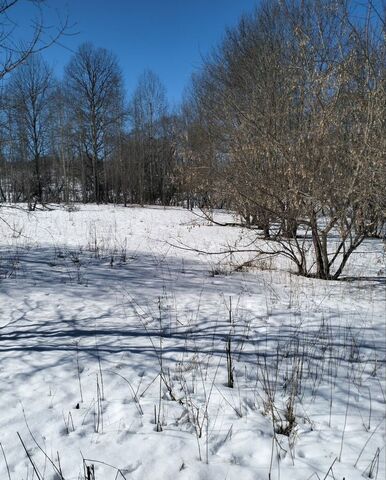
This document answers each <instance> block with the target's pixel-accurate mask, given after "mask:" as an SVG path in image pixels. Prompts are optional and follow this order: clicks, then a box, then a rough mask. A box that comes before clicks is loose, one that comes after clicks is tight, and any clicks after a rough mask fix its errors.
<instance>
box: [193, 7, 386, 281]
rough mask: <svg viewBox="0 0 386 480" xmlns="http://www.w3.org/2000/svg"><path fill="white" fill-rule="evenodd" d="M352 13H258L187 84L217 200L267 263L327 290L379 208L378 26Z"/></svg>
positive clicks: (381, 64)
mask: <svg viewBox="0 0 386 480" xmlns="http://www.w3.org/2000/svg"><path fill="white" fill-rule="evenodd" d="M352 11H353V10H352V5H351V3H350V2H348V1H336V0H324V1H319V0H318V1H316V0H313V1H310V2H302V1H300V0H299V1H297V0H283V1H280V2H276V1H275V2H268V1H267V2H263V3H262V4H261V6H260V7H259V9H257V11H256V12H255V14H254V15H252V16H245V17H244V18H243V19H242V20H241V22H240V24H239V26H238V27H237V28H236V29H234V30H230V31H228V32H227V34H226V37H225V40H224V42H223V43H222V45H221V46H220V47H219V48H218V49H217V50H216V51H215V53H214V54H213V55H212V57H211V58H209V59H208V61H207V62H206V64H205V66H204V69H203V72H202V73H201V75H200V76H199V77H198V78H196V79H195V81H194V84H193V88H194V94H195V97H196V103H197V104H198V105H199V109H200V112H201V116H202V117H203V119H204V120H203V121H201V125H204V126H205V129H206V135H207V136H209V138H211V142H207V147H206V149H207V151H208V152H209V151H210V149H215V157H216V158H217V159H218V160H219V162H218V164H219V165H220V166H221V168H220V169H219V174H218V178H217V188H218V189H221V190H226V191H227V192H228V193H229V195H230V197H231V198H232V204H233V207H234V208H236V210H237V211H238V212H239V213H240V214H241V215H242V216H243V217H244V219H245V220H246V223H247V224H249V225H250V224H252V223H256V224H257V225H258V226H260V227H263V229H264V233H265V236H266V237H267V236H268V235H269V236H270V238H271V240H272V241H273V242H276V245H277V248H273V246H272V245H273V244H272V243H271V244H269V248H268V250H265V252H266V253H281V254H284V255H285V256H287V257H288V258H290V259H291V261H293V262H294V263H295V264H296V266H297V269H298V272H299V273H300V274H302V275H316V276H317V277H318V278H323V279H330V278H338V277H339V276H340V275H341V273H342V271H343V268H344V266H345V265H346V263H347V260H348V258H349V257H350V255H351V254H352V252H353V251H355V249H356V248H357V247H358V246H359V245H360V244H361V242H362V241H363V240H364V238H365V237H366V236H367V235H368V234H369V232H371V231H372V230H373V229H374V226H375V225H377V226H379V225H382V223H383V215H384V206H385V194H384V192H385V190H384V189H383V188H382V186H383V185H384V179H385V148H384V137H385V136H384V128H385V124H384V119H385V115H384V114H385V110H384V108H385V101H384V99H385V96H384V92H385V87H384V75H385V65H386V63H385V37H384V35H383V31H382V30H383V28H384V23H383V20H382V21H379V18H378V12H375V10H374V8H373V3H372V2H368V3H367V10H366V9H365V10H363V11H364V17H363V19H359V20H358V19H357V18H356V17H355V16H353V15H352ZM332 234H333V237H334V238H332Z"/></svg>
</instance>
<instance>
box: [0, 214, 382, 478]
mask: <svg viewBox="0 0 386 480" xmlns="http://www.w3.org/2000/svg"><path fill="white" fill-rule="evenodd" d="M51 207H52V209H50V210H42V211H35V212H32V213H28V212H27V211H26V209H25V208H13V207H7V206H3V207H1V208H0V218H1V220H2V221H1V222H0V277H1V278H0V352H1V356H0V442H1V446H2V449H1V451H0V480H8V478H10V479H11V480H22V479H23V480H27V479H32V478H35V479H39V478H41V479H43V478H44V479H47V480H54V479H56V480H58V479H61V478H63V479H65V480H77V479H83V478H85V477H84V475H85V473H84V469H85V467H87V466H89V467H91V465H94V470H95V480H100V479H103V480H110V479H111V480H114V479H153V480H156V479H165V480H167V479H173V480H176V479H181V480H182V479H186V480H187V479H189V480H195V479H197V480H198V479H200V480H204V479H208V480H217V479H218V480H220V479H221V480H224V479H228V480H230V479H236V480H249V479H251V480H252V479H254V480H260V479H261V480H263V479H264V480H265V479H267V480H268V479H269V478H271V480H276V479H279V478H280V479H282V480H287V479H288V480H291V479H295V480H297V479H299V480H307V479H309V480H311V479H314V480H317V479H318V478H319V479H323V478H325V479H330V478H335V479H340V480H341V479H342V478H345V479H346V480H348V479H350V480H359V479H362V478H363V477H365V478H378V479H379V480H381V479H384V478H386V477H385V437H384V435H385V382H384V380H385V273H384V271H385V265H384V262H385V252H384V247H383V244H382V242H381V241H380V240H375V239H369V240H367V241H366V242H364V244H363V245H362V246H361V247H360V249H359V252H357V253H355V254H353V255H352V258H351V260H350V262H349V264H348V266H347V269H346V271H345V274H346V275H347V276H348V277H353V278H349V279H347V280H346V281H321V280H316V279H310V278H301V277H299V276H296V275H294V274H292V273H291V272H290V271H289V270H290V266H289V265H288V264H287V262H285V261H284V260H283V259H280V258H278V257H270V258H257V259H256V258H254V254H253V253H252V252H250V253H248V254H243V255H238V254H232V255H229V254H216V255H210V254H206V253H199V252H197V250H199V251H200V252H220V251H222V250H226V249H227V248H229V247H230V246H232V248H233V247H242V246H244V247H245V246H247V245H249V243H250V241H251V240H253V232H250V231H246V230H243V229H241V228H238V227H222V226H216V225H212V224H209V223H208V222H207V221H206V220H205V219H202V218H200V217H199V216H198V215H199V212H190V211H187V210H184V209H181V208H161V207H145V208H140V207H129V208H124V207H121V206H96V205H86V206H78V207H76V208H75V209H66V208H64V207H62V206H51ZM70 210H72V211H70ZM216 219H217V220H219V221H223V220H224V219H228V220H229V219H230V216H227V215H225V214H223V213H220V212H219V213H217V214H216ZM181 247H182V248H181ZM248 248H250V247H248ZM246 260H252V261H251V262H250V263H251V264H250V265H249V266H248V267H247V268H237V266H238V265H240V264H241V263H242V261H246ZM229 338H230V339H231V343H230V350H231V359H232V372H233V377H234V388H229V387H228V386H227V354H226V349H227V345H228V339H229ZM228 357H229V356H228ZM291 398H292V399H293V411H294V416H295V422H294V425H293V426H292V429H291V432H290V434H289V435H288V432H286V431H285V430H286V427H287V426H288V411H289V407H288V406H289V405H290V403H291ZM286 412H287V413H286ZM286 415H287V419H286ZM273 417H274V418H275V420H274V421H273ZM157 424H158V425H157ZM157 427H158V428H157ZM157 429H158V430H162V431H157ZM275 430H276V432H275ZM285 433H287V434H285ZM22 442H23V444H24V446H23V444H22ZM34 469H35V470H36V471H35V472H34ZM371 475H372V476H371Z"/></svg>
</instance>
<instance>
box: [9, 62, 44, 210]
mask: <svg viewBox="0 0 386 480" xmlns="http://www.w3.org/2000/svg"><path fill="white" fill-rule="evenodd" d="M52 82H53V79H52V72H51V70H50V69H49V67H48V66H47V64H46V63H45V62H44V61H43V60H42V59H41V58H40V57H38V56H36V55H34V56H31V57H30V58H29V59H28V60H27V61H26V63H24V64H23V65H21V66H20V67H19V68H18V69H17V70H16V71H15V72H14V73H13V75H12V76H11V79H10V81H9V83H8V85H7V88H6V93H5V98H6V103H5V106H6V112H7V115H8V118H9V122H8V126H9V127H10V129H11V131H10V132H9V136H8V138H9V141H10V142H17V145H15V146H13V148H14V150H18V151H19V155H20V157H21V158H22V159H24V161H26V162H28V163H31V164H32V165H33V168H32V169H31V170H32V175H31V179H30V184H29V185H28V190H29V191H28V203H29V205H30V208H34V206H35V205H36V202H40V203H43V201H44V190H45V187H46V184H47V182H46V180H45V179H44V168H43V164H42V162H43V160H44V157H45V156H46V155H47V149H48V118H49V109H50V102H51V95H52V87H53V83H52ZM16 132H17V133H16ZM15 133H16V135H15Z"/></svg>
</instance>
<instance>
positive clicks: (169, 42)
mask: <svg viewBox="0 0 386 480" xmlns="http://www.w3.org/2000/svg"><path fill="white" fill-rule="evenodd" d="M257 2H258V0H46V3H47V7H46V8H45V18H46V22H48V23H55V19H56V14H55V12H56V11H58V12H60V13H61V15H62V16H65V15H67V14H68V16H69V19H70V22H71V23H72V24H75V25H74V26H73V27H72V31H74V32H75V31H77V32H79V33H78V35H75V36H73V37H65V38H63V39H62V40H61V42H62V43H63V45H65V46H66V47H67V48H69V49H72V50H75V49H76V47H77V45H79V44H80V43H83V42H85V41H91V42H92V43H94V44H95V45H96V46H101V47H104V48H107V49H109V50H111V51H113V52H114V53H115V54H116V55H117V57H118V60H119V63H120V66H121V68H122V71H123V74H124V78H125V84H126V90H127V93H128V95H130V93H131V92H132V90H133V88H134V86H135V84H136V81H137V78H138V76H139V75H140V73H141V72H142V71H143V70H144V69H145V68H150V69H152V70H154V71H155V72H156V73H157V74H158V75H159V77H160V79H161V81H162V82H163V83H164V85H165V87H166V89H167V92H168V97H169V100H170V102H171V103H172V104H173V103H178V101H179V100H180V99H181V95H182V92H183V89H184V87H185V86H186V85H187V83H188V81H189V78H190V75H191V73H192V72H193V71H194V70H197V69H198V68H199V66H200V63H201V58H202V56H205V55H206V54H207V53H209V52H210V50H211V49H212V48H213V47H214V46H215V45H216V44H217V43H218V42H219V41H220V40H221V38H222V35H223V33H224V30H225V28H226V27H229V26H233V25H235V24H237V21H238V19H239V17H240V15H241V14H242V13H243V12H246V11H247V12H248V11H252V10H253V9H254V7H255V6H256V4H257ZM21 5H22V7H21ZM30 16H31V11H30V7H28V4H27V3H25V0H22V1H21V4H20V6H19V7H18V10H16V9H15V10H14V12H13V19H14V20H16V21H17V22H19V24H20V25H21V26H22V27H21V28H23V32H24V33H25V32H26V31H27V29H26V28H25V27H23V22H24V25H25V22H26V21H28V19H29V18H30ZM71 54H72V53H71V51H69V50H67V49H65V48H61V47H59V46H54V47H52V48H50V49H49V50H47V51H46V52H45V54H44V56H45V58H46V59H47V60H48V61H49V62H50V63H51V64H52V65H53V66H54V68H55V72H56V73H57V75H58V76H60V75H61V74H62V71H63V66H64V65H65V64H66V63H67V62H68V60H69V58H70V56H71Z"/></svg>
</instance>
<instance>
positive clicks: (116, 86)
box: [65, 43, 124, 203]
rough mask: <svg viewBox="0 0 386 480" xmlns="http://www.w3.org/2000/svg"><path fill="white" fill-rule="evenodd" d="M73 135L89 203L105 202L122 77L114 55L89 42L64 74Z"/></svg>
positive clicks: (120, 109)
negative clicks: (79, 151)
mask: <svg viewBox="0 0 386 480" xmlns="http://www.w3.org/2000/svg"><path fill="white" fill-rule="evenodd" d="M65 84H66V89H67V95H68V100H69V105H70V106H71V108H72V110H73V115H74V118H75V119H76V122H77V124H76V135H77V136H78V139H79V144H80V146H81V149H82V153H83V154H84V156H85V159H86V162H87V165H86V166H85V167H86V172H85V176H86V179H85V180H86V181H87V182H88V185H87V190H88V191H89V192H88V193H89V194H90V198H89V199H88V200H94V201H96V202H98V203H99V202H102V201H108V179H107V175H106V161H107V160H108V158H109V155H110V153H111V152H110V145H109V138H110V137H111V135H112V134H113V132H114V129H116V128H119V126H120V125H121V124H122V117H123V116H124V108H123V97H124V95H123V87H122V84H123V82H122V74H121V70H120V68H119V66H118V62H117V59H116V58H115V56H114V55H113V54H112V53H111V52H109V51H107V50H105V49H104V48H96V47H94V46H93V45H92V44H90V43H85V44H83V45H81V46H80V47H79V48H78V50H77V52H76V53H75V55H74V56H73V58H72V59H71V60H70V63H69V64H68V65H67V67H66V71H65Z"/></svg>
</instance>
